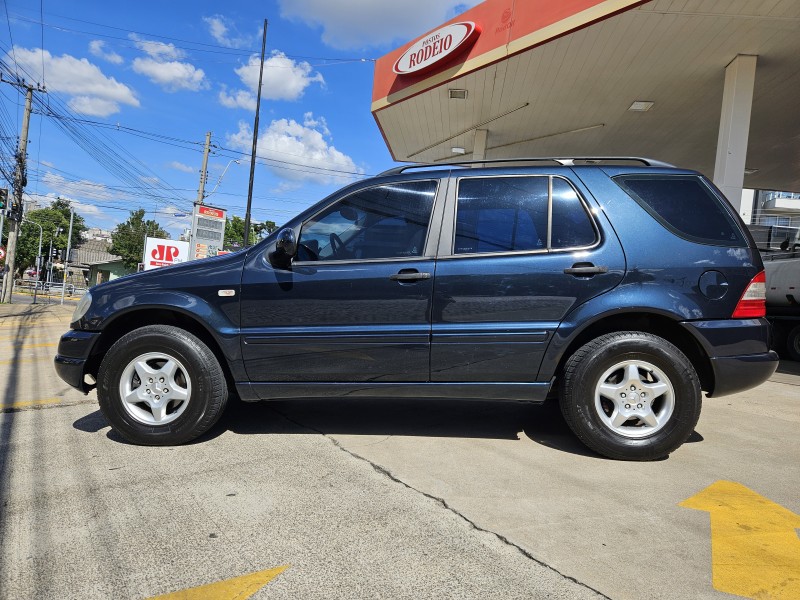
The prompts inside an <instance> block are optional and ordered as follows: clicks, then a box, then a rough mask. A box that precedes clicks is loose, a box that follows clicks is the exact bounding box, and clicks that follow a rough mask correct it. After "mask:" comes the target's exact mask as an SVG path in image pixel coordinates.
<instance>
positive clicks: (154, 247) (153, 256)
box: [144, 237, 189, 271]
mask: <svg viewBox="0 0 800 600" xmlns="http://www.w3.org/2000/svg"><path fill="white" fill-rule="evenodd" d="M188 256H189V242H179V241H173V240H162V239H160V238H150V237H149V238H147V244H146V245H145V250H144V257H145V261H144V270H145V271H148V270H150V269H155V268H157V267H167V266H169V265H175V264H178V263H182V262H184V261H185V260H187V258H188Z"/></svg>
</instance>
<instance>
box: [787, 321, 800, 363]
mask: <svg viewBox="0 0 800 600" xmlns="http://www.w3.org/2000/svg"><path fill="white" fill-rule="evenodd" d="M786 353H787V354H788V355H789V358H791V359H792V360H796V361H800V325H797V326H795V327H793V328H792V329H790V330H789V334H788V335H787V336H786Z"/></svg>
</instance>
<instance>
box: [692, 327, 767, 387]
mask: <svg viewBox="0 0 800 600" xmlns="http://www.w3.org/2000/svg"><path fill="white" fill-rule="evenodd" d="M683 326H684V327H686V328H687V329H688V330H689V331H690V332H691V333H692V334H693V335H694V337H695V339H697V341H698V342H699V343H700V344H701V345H702V346H703V349H704V350H705V352H706V355H707V356H708V358H709V362H710V363H711V370H712V372H713V375H714V385H713V389H712V390H711V391H710V393H709V394H708V395H709V396H710V397H714V398H716V397H719V396H727V395H729V394H735V393H737V392H742V391H744V390H748V389H750V388H754V387H756V386H758V385H761V384H762V383H764V382H765V381H766V380H767V379H769V378H770V377H771V376H772V374H773V373H774V372H775V370H776V369H777V368H778V355H777V354H776V353H775V352H773V351H771V350H770V349H769V347H770V341H771V335H772V330H771V328H770V324H769V322H767V320H766V319H723V320H719V321H689V322H684V323H683Z"/></svg>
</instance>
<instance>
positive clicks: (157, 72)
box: [133, 58, 209, 92]
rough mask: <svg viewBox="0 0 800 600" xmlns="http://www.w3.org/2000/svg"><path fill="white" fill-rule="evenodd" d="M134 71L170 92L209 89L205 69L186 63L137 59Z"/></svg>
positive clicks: (134, 62) (134, 61) (134, 63)
mask: <svg viewBox="0 0 800 600" xmlns="http://www.w3.org/2000/svg"><path fill="white" fill-rule="evenodd" d="M133 70H134V71H135V72H137V73H139V75H144V76H145V77H147V78H148V79H150V81H152V82H153V83H156V84H158V85H160V86H161V87H163V88H164V89H165V90H166V91H168V92H177V91H180V90H189V91H191V92H197V91H199V90H204V89H208V87H209V84H208V81H207V80H206V74H205V72H204V71H203V69H198V68H197V67H195V66H194V65H191V64H189V63H186V62H179V61H176V60H170V61H166V62H161V61H158V60H155V59H153V58H135V59H134V60H133Z"/></svg>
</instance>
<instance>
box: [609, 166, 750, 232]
mask: <svg viewBox="0 0 800 600" xmlns="http://www.w3.org/2000/svg"><path fill="white" fill-rule="evenodd" d="M614 181H615V182H616V183H617V185H619V186H620V187H621V188H622V189H623V190H625V191H626V192H627V193H628V194H629V195H630V196H631V197H632V198H633V199H634V200H636V202H637V203H638V204H639V205H640V206H641V207H642V208H644V209H645V210H646V211H647V212H648V213H650V214H651V215H652V216H653V217H654V218H655V219H656V220H657V221H658V222H659V223H661V224H662V225H663V226H664V227H666V228H667V229H669V230H670V231H672V232H673V233H675V234H676V235H679V236H680V237H682V238H685V239H688V240H691V241H693V242H700V243H702V244H714V245H719V246H747V242H746V241H745V238H744V236H743V235H742V232H741V230H740V229H739V226H738V224H737V223H736V221H735V220H734V218H733V216H732V215H731V214H730V212H729V211H728V210H727V209H726V207H725V206H724V205H723V200H721V199H720V198H717V196H716V195H715V194H714V193H713V192H712V191H711V189H710V188H709V187H708V186H707V185H706V184H705V183H703V181H702V180H701V179H700V178H699V177H697V176H696V175H620V176H618V177H615V178H614Z"/></svg>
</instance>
